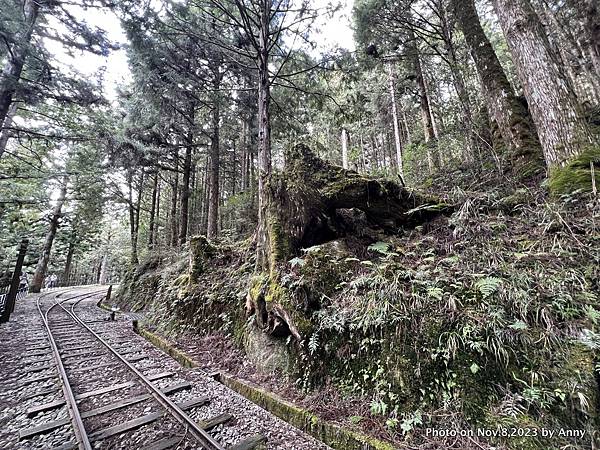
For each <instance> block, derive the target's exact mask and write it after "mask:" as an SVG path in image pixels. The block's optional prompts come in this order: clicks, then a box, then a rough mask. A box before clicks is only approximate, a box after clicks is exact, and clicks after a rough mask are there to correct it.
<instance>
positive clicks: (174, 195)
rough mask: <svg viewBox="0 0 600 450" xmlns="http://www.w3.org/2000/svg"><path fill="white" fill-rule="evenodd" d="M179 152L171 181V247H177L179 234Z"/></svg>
mask: <svg viewBox="0 0 600 450" xmlns="http://www.w3.org/2000/svg"><path fill="white" fill-rule="evenodd" d="M178 161H179V152H177V151H176V153H175V172H174V174H173V181H172V183H171V188H172V190H171V212H170V214H169V215H170V216H171V224H170V226H171V233H170V236H171V239H170V240H169V244H170V245H171V247H177V236H178V235H179V233H178V231H177V230H178V229H177V199H178V198H179V195H178V194H179V172H178V169H179V164H178Z"/></svg>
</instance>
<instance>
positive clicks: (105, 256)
mask: <svg viewBox="0 0 600 450" xmlns="http://www.w3.org/2000/svg"><path fill="white" fill-rule="evenodd" d="M111 240H112V232H111V231H110V230H109V232H108V236H107V239H106V242H105V244H104V251H103V252H102V261H101V263H100V276H99V277H98V283H100V284H106V282H107V280H108V262H109V257H110V255H109V252H108V249H109V246H110V241H111Z"/></svg>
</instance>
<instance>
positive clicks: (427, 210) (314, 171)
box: [246, 144, 452, 342]
mask: <svg viewBox="0 0 600 450" xmlns="http://www.w3.org/2000/svg"><path fill="white" fill-rule="evenodd" d="M285 161H286V166H285V170H284V171H282V172H280V173H275V174H273V175H272V176H271V178H270V180H269V182H268V184H267V191H268V198H267V199H266V200H267V234H268V239H267V242H268V261H269V267H268V270H265V272H264V273H262V274H258V275H257V276H256V277H255V278H254V279H253V281H252V283H251V286H250V289H249V292H248V295H247V301H246V312H247V314H249V315H251V314H255V317H256V323H257V325H258V326H259V327H260V328H261V329H262V330H263V331H265V332H267V333H268V334H270V335H272V336H276V337H287V336H293V337H294V338H295V340H297V341H298V342H299V341H301V340H302V339H304V338H305V337H306V336H308V335H309V334H310V331H311V323H310V320H309V318H308V314H309V313H310V311H305V310H302V308H299V307H298V305H296V304H295V303H294V299H293V298H291V295H290V292H289V291H288V289H287V288H286V287H285V283H282V280H281V275H280V270H279V268H280V266H281V265H282V264H284V263H286V262H287V261H289V260H290V259H291V258H293V257H294V256H297V255H299V254H300V252H301V250H302V249H304V248H308V247H312V246H315V245H320V244H323V243H326V242H329V241H332V240H335V239H338V238H340V237H343V236H347V235H348V234H355V235H363V236H364V235H365V234H367V237H368V234H369V231H368V230H371V231H374V232H376V233H389V234H394V233H397V232H398V231H400V229H402V228H405V227H414V226H416V225H419V224H421V223H423V222H426V221H428V220H430V219H432V218H434V217H436V216H438V215H439V214H442V213H444V212H450V211H451V209H452V208H451V207H450V206H448V205H446V204H444V203H441V202H440V201H438V200H437V199H435V198H431V197H426V196H423V195H419V194H416V193H414V192H411V191H410V190H408V189H406V188H404V187H403V186H401V185H400V184H398V183H395V182H393V181H390V180H387V179H375V178H370V177H367V176H365V175H361V174H359V173H357V172H354V171H351V170H346V169H343V168H341V167H338V166H334V165H332V164H330V163H328V162H326V161H323V160H321V159H320V158H318V157H317V156H316V155H315V154H314V153H313V152H312V151H311V150H310V149H309V148H308V147H307V146H305V145H302V144H300V145H296V146H295V147H293V148H291V149H290V150H288V151H287V152H286V153H285Z"/></svg>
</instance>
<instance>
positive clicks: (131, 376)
mask: <svg viewBox="0 0 600 450" xmlns="http://www.w3.org/2000/svg"><path fill="white" fill-rule="evenodd" d="M105 294H106V289H105V288H102V289H98V288H96V289H92V290H87V291H85V292H83V293H81V292H80V291H78V290H76V289H65V290H60V291H54V292H51V293H47V294H42V295H41V296H39V297H38V298H37V309H38V312H39V314H40V316H41V318H42V321H43V324H44V327H45V329H46V333H47V341H48V344H49V347H50V348H49V350H50V351H51V354H52V357H51V358H50V357H48V346H47V345H46V344H45V343H40V344H39V345H38V346H37V347H34V348H30V349H28V350H33V354H39V355H40V356H41V358H40V360H39V362H40V365H39V367H34V368H33V371H34V372H35V371H38V369H39V368H41V367H44V368H47V366H48V365H49V364H50V360H53V361H54V364H55V365H56V369H57V372H58V379H59V381H60V387H61V389H62V392H63V398H58V399H56V400H54V401H51V402H48V403H40V404H36V405H35V406H33V407H30V408H28V410H27V414H28V416H35V415H37V414H40V413H44V412H48V411H51V410H54V409H56V408H62V407H65V406H66V408H67V411H68V418H65V417H63V418H59V419H56V420H53V421H50V422H45V423H43V424H42V425H38V426H35V427H30V428H25V429H21V430H20V431H19V440H20V442H21V443H22V444H24V447H27V446H26V442H27V441H28V440H29V439H33V438H35V437H36V436H38V435H41V434H45V433H51V432H52V431H54V430H55V429H58V428H60V427H64V426H65V425H67V424H70V426H71V428H72V431H73V433H72V438H70V439H68V440H67V441H66V442H64V443H61V444H60V445H58V446H54V447H53V448H55V449H60V450H67V449H76V448H78V449H81V450H91V449H93V448H107V449H108V448H110V449H118V448H122V449H129V448H146V449H151V450H163V449H170V448H204V449H207V450H224V449H226V448H227V449H231V450H244V449H252V448H256V447H257V446H259V445H262V444H263V442H264V441H265V439H264V438H263V437H262V436H261V435H253V436H249V437H246V438H244V439H241V440H240V441H238V442H237V443H235V444H233V445H230V446H229V447H225V446H223V445H221V444H219V442H218V441H217V440H216V439H215V438H213V437H212V436H211V434H210V430H212V429H214V428H216V427H218V426H220V425H223V424H225V423H227V422H231V421H232V420H234V417H233V416H232V415H231V414H220V415H217V416H215V417H211V418H209V419H208V420H202V421H197V420H194V419H192V417H191V416H190V414H189V413H190V412H191V411H194V410H196V409H198V408H202V407H204V406H206V405H208V404H209V403H210V401H211V398H210V396H198V395H194V394H192V395H181V394H182V393H185V392H186V391H190V390H191V388H192V386H191V384H190V383H189V382H187V381H179V382H177V381H174V380H173V378H176V374H175V373H173V372H169V371H160V367H157V366H152V365H151V364H150V365H148V364H147V362H146V361H145V360H146V359H147V356H146V355H145V354H143V353H142V350H140V349H138V348H136V346H135V344H132V343H131V342H130V341H129V340H125V339H124V338H125V336H122V335H120V334H119V329H118V328H117V327H114V325H113V324H114V322H110V321H107V320H106V318H101V319H99V318H98V315H96V316H95V317H94V318H93V320H85V319H86V318H85V315H84V314H81V315H79V314H78V310H77V307H78V305H79V304H80V303H81V302H83V301H87V302H91V301H94V302H95V301H97V300H98V299H100V298H102V297H103V296H104V295H105ZM36 352H37V353H36ZM42 356H43V357H42ZM173 396H177V398H178V400H177V401H176V400H174V399H173ZM142 428H143V431H144V432H143V435H140V433H137V434H136V430H139V429H142ZM140 444H142V445H140Z"/></svg>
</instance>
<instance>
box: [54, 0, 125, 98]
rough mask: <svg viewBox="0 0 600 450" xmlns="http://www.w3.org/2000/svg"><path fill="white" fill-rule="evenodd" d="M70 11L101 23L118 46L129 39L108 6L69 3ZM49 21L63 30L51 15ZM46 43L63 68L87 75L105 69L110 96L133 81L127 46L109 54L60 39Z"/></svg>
mask: <svg viewBox="0 0 600 450" xmlns="http://www.w3.org/2000/svg"><path fill="white" fill-rule="evenodd" d="M68 9H69V12H70V13H71V14H73V15H74V16H75V17H77V18H78V19H81V20H82V21H84V22H85V23H87V24H88V25H90V26H92V27H98V28H101V29H103V30H105V31H106V33H107V37H108V39H109V40H110V41H111V42H112V43H113V44H117V45H119V46H122V45H123V44H126V43H127V37H126V36H125V33H124V31H123V29H122V28H121V23H120V20H119V19H118V17H117V16H116V15H115V14H114V13H113V12H112V11H110V10H107V9H99V8H93V9H87V10H85V9H82V8H81V7H78V6H70V7H69V8H68ZM48 24H49V25H50V26H51V27H53V28H55V29H58V30H61V31H62V30H64V27H63V25H62V24H60V23H59V22H58V21H57V20H56V19H54V18H53V17H52V16H49V17H48ZM44 45H45V46H46V48H47V49H48V51H49V52H50V53H51V54H53V55H54V57H55V61H57V62H58V63H59V64H60V65H61V66H63V67H62V69H66V68H69V69H70V70H71V71H77V72H79V73H80V74H82V75H83V76H84V77H91V76H95V75H96V74H98V73H99V72H103V73H104V75H103V88H104V93H105V95H106V96H107V97H108V99H109V100H113V101H114V100H116V98H117V87H118V86H119V85H125V84H127V83H129V82H130V81H131V72H130V70H129V64H128V62H127V55H126V54H125V50H124V49H119V50H112V51H111V52H110V54H109V55H108V56H99V55H95V54H92V53H89V52H85V51H82V50H71V53H72V54H69V50H68V49H67V48H65V46H64V45H63V44H61V43H59V42H55V41H52V40H50V39H46V40H45V41H44Z"/></svg>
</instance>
